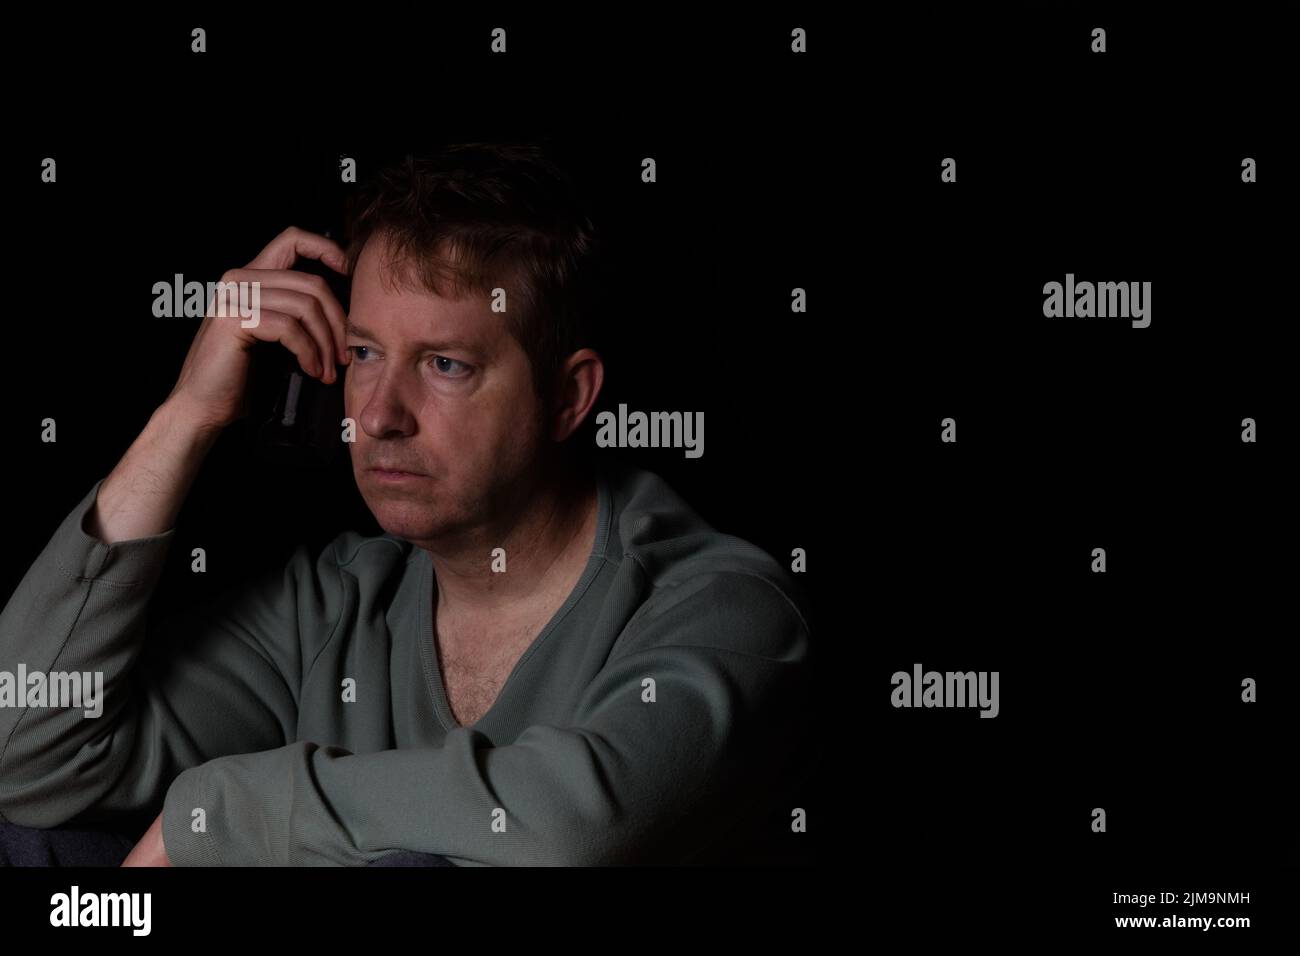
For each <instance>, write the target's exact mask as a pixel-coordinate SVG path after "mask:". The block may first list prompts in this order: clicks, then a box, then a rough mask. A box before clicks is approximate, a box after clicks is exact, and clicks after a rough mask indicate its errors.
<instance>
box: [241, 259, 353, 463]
mask: <svg viewBox="0 0 1300 956" xmlns="http://www.w3.org/2000/svg"><path fill="white" fill-rule="evenodd" d="M293 268H294V271H296V272H307V273H311V274H313V275H318V276H321V277H322V278H323V279H325V281H326V284H328V285H329V287H330V291H332V292H333V293H334V296H335V297H336V298H337V299H338V300H339V303H340V304H341V305H342V306H343V308H344V311H346V310H347V307H348V280H347V278H346V277H344V276H341V275H339V274H338V273H337V272H335V271H334V270H333V269H331V268H329V266H326V265H324V264H322V263H320V262H317V261H316V260H314V259H306V260H302V261H299V262H298V263H297V264H296V265H294V267H293ZM258 351H259V355H258V356H257V358H256V359H255V361H258V362H259V363H261V366H262V368H261V374H262V375H264V376H265V377H266V380H267V384H266V385H265V386H264V391H263V397H261V398H260V399H259V400H258V402H259V404H258V413H257V414H258V418H259V419H260V424H259V425H258V427H257V449H258V454H259V455H260V456H261V457H262V458H263V459H265V460H268V461H273V462H276V463H279V464H287V465H291V466H296V467H304V468H322V467H325V466H327V465H329V464H331V463H332V462H333V461H334V460H335V459H336V458H337V457H338V456H339V454H340V453H341V452H342V451H343V412H344V407H343V373H344V370H345V368H346V366H341V365H338V362H337V359H335V360H334V361H335V366H336V371H337V372H338V378H336V379H335V381H334V383H333V384H331V385H326V384H325V383H324V382H322V381H321V380H320V379H318V378H315V377H313V376H311V375H306V374H304V373H303V371H302V369H301V367H300V366H299V364H298V357H297V356H296V355H294V353H292V352H291V351H289V350H288V349H287V348H285V347H284V346H283V345H282V344H280V343H279V342H270V343H258ZM268 395H269V397H266V396H268Z"/></svg>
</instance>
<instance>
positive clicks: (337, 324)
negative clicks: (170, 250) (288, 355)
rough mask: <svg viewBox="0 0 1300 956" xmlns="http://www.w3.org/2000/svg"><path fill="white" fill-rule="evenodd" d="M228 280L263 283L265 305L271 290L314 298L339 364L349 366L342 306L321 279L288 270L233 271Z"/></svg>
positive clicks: (262, 292) (262, 291)
mask: <svg viewBox="0 0 1300 956" xmlns="http://www.w3.org/2000/svg"><path fill="white" fill-rule="evenodd" d="M225 278H226V281H229V282H260V283H262V285H261V290H260V291H261V295H262V296H263V301H265V296H266V294H267V290H268V289H271V288H283V289H292V290H294V291H296V292H301V293H303V294H305V295H310V296H312V297H314V298H315V299H316V300H317V301H318V302H319V303H320V305H321V310H322V312H323V313H324V316H325V319H326V321H327V322H328V323H329V327H330V332H331V334H332V336H333V340H334V341H333V344H332V345H331V348H332V350H333V352H334V354H335V355H336V356H337V363H338V364H340V365H346V364H347V362H348V353H347V348H346V347H345V343H346V342H347V331H346V330H345V328H344V322H345V316H344V313H343V306H342V305H341V304H340V303H339V300H338V298H337V297H336V296H335V295H334V293H333V292H332V291H330V287H329V285H328V284H327V283H326V282H325V280H324V279H322V278H321V277H320V276H314V275H309V274H308V273H306V272H293V271H288V270H269V271H264V270H260V269H232V270H230V272H228V273H226V277H225ZM267 283H272V285H267ZM267 304H268V305H269V304H270V303H267ZM326 354H329V353H326Z"/></svg>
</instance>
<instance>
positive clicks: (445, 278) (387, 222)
mask: <svg viewBox="0 0 1300 956" xmlns="http://www.w3.org/2000/svg"><path fill="white" fill-rule="evenodd" d="M381 234H382V235H383V236H384V237H385V238H387V240H388V242H389V244H390V245H389V250H390V257H389V262H388V265H389V266H391V267H393V274H394V275H397V276H398V277H399V278H400V279H401V280H404V281H407V282H410V281H411V279H412V278H413V279H414V280H415V283H416V284H417V285H418V287H420V288H423V289H424V290H426V291H429V292H432V293H433V294H435V295H439V296H444V297H446V298H451V299H460V298H463V297H464V296H466V295H484V296H488V295H491V290H492V289H494V288H496V287H501V288H504V289H506V290H507V292H506V295H507V300H506V304H507V310H506V316H507V320H508V323H509V328H510V331H511V334H512V335H514V337H515V339H516V340H517V341H518V342H519V344H520V346H521V347H522V348H523V350H524V352H525V353H526V354H527V356H528V360H529V364H530V366H531V368H532V377H533V388H534V390H535V392H536V393H537V395H538V397H539V398H540V399H541V400H542V403H543V405H544V406H545V407H546V408H549V407H550V403H551V400H552V398H553V396H554V385H555V378H556V375H557V373H558V370H559V367H560V365H561V364H562V363H563V361H564V359H565V358H567V357H568V356H569V355H571V354H572V353H573V352H575V351H577V350H578V349H580V348H584V347H587V346H590V345H592V344H593V337H594V334H595V328H594V321H593V320H594V317H595V316H594V313H595V312H596V310H597V304H596V303H597V299H598V295H599V291H600V285H601V283H600V280H599V279H598V277H597V276H596V275H595V273H596V270H597V268H598V262H599V259H600V257H599V255H598V252H599V250H600V243H599V241H598V236H597V232H596V228H595V226H594V224H593V222H592V220H591V217H590V214H589V212H588V207H587V205H586V203H585V202H584V200H583V198H582V197H581V196H580V195H579V194H578V192H577V189H576V187H575V185H574V183H573V182H572V180H570V179H569V177H568V176H567V175H566V174H565V173H564V172H563V171H562V170H561V169H560V167H559V166H557V165H556V163H555V162H554V161H553V160H552V159H551V158H550V157H549V156H548V155H547V153H546V149H545V147H544V146H542V145H541V144H538V143H502V144H494V143H460V144H455V145H451V146H446V147H443V148H442V149H440V150H439V151H437V152H435V153H432V154H425V155H421V156H413V155H409V154H408V155H407V156H406V157H405V158H404V159H402V160H401V161H399V162H397V163H394V164H392V165H390V166H387V167H386V168H384V169H382V170H381V171H380V172H379V173H378V174H377V175H376V176H375V177H374V178H373V179H372V180H371V181H370V182H369V183H368V184H367V185H366V186H365V187H363V188H362V189H361V190H360V191H359V192H358V194H357V195H356V196H355V198H354V200H353V203H352V205H351V209H350V210H349V214H348V225H347V258H348V262H347V268H348V274H349V275H351V274H352V273H353V272H354V271H355V269H356V265H357V260H358V259H360V257H361V250H362V248H363V247H364V246H365V244H366V241H367V240H369V239H370V238H371V237H372V236H376V235H381ZM521 301H522V307H521V306H520V303H521Z"/></svg>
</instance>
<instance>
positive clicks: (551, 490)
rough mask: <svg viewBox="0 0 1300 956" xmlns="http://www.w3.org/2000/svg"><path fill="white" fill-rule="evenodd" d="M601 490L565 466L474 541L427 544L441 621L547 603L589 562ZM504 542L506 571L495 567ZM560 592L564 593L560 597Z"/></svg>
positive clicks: (505, 614) (507, 612)
mask: <svg viewBox="0 0 1300 956" xmlns="http://www.w3.org/2000/svg"><path fill="white" fill-rule="evenodd" d="M597 501H598V498H597V493H596V482H595V479H594V475H592V474H591V473H590V472H589V471H587V470H585V469H579V470H576V471H565V472H563V473H562V474H561V475H559V476H558V477H555V478H552V479H551V480H549V481H547V482H544V483H542V484H539V485H538V486H537V487H536V488H535V489H533V491H532V493H531V494H529V495H527V496H526V500H525V501H523V502H522V503H521V505H520V509H519V510H518V511H517V512H516V513H515V514H513V515H510V516H507V517H505V519H504V521H503V524H502V526H499V527H498V528H497V529H495V530H492V531H488V530H484V531H483V532H482V533H481V534H479V535H478V536H477V540H476V541H475V542H474V543H472V544H468V545H467V544H465V543H464V542H463V541H462V542H461V543H460V544H459V545H458V546H457V547H456V548H454V549H439V548H426V549H425V550H427V551H428V552H429V556H430V559H431V560H432V562H433V567H434V573H435V575H436V587H437V594H436V598H437V611H438V616H439V618H440V619H442V620H448V619H452V618H454V619H456V620H459V621H480V620H485V619H486V620H494V619H498V618H501V617H506V618H508V617H509V616H510V615H511V614H512V613H514V614H525V615H526V614H527V613H528V611H529V610H531V609H532V608H533V607H534V606H536V605H539V604H540V605H545V604H547V603H548V602H549V601H550V599H551V597H552V595H551V593H550V592H551V591H552V590H553V589H563V590H565V591H566V593H567V591H568V590H570V589H571V588H572V586H573V584H574V583H576V582H573V581H568V578H569V577H571V576H572V575H571V572H572V571H573V569H574V568H576V567H578V566H582V567H585V565H586V563H587V559H588V558H589V557H590V554H591V549H592V546H593V543H594V538H595V529H596V512H597ZM494 548H503V549H504V551H505V563H506V571H505V572H504V573H502V572H498V571H494V570H493V564H494V561H493V558H492V551H493V549H494ZM561 599H562V598H561Z"/></svg>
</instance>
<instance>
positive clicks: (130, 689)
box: [0, 479, 308, 827]
mask: <svg viewBox="0 0 1300 956" xmlns="http://www.w3.org/2000/svg"><path fill="white" fill-rule="evenodd" d="M101 483H102V479H101V480H100V481H97V482H96V483H95V485H94V486H93V487H92V488H91V489H90V491H89V493H88V494H87V495H86V496H85V497H84V498H83V499H82V501H81V502H80V503H79V504H78V505H77V506H76V507H75V508H74V509H73V510H72V511H71V513H69V514H68V516H67V517H66V518H65V519H64V521H63V522H62V524H61V525H60V526H59V528H58V529H57V530H56V531H55V533H54V535H53V536H52V537H51V539H50V541H49V543H48V544H47V545H46V547H45V549H44V550H43V551H42V552H41V554H40V555H39V557H38V558H37V559H36V561H35V562H34V563H33V564H32V566H31V568H30V569H29V570H28V572H27V574H26V575H25V577H24V578H23V580H22V581H21V583H20V584H19V586H18V588H17V589H16V590H15V592H14V594H13V595H12V596H11V597H10V599H9V601H8V603H7V604H6V606H5V609H4V613H3V616H0V671H7V672H9V673H10V674H15V673H17V672H18V669H19V667H20V666H21V667H23V668H25V671H26V672H27V673H28V674H31V673H33V672H42V673H45V674H50V673H54V672H62V673H65V674H71V673H78V674H83V675H91V676H90V678H89V680H90V682H91V683H92V684H93V683H94V682H96V681H98V680H100V679H102V699H101V700H100V701H99V703H98V708H99V709H101V712H100V713H99V714H98V715H97V716H87V708H85V707H65V706H49V704H52V703H55V702H54V701H49V702H48V703H47V704H46V705H44V706H42V705H40V702H39V701H37V702H36V705H35V706H25V704H28V703H31V702H32V699H31V698H30V697H29V696H28V695H27V694H26V688H21V687H18V688H15V687H12V686H11V689H12V690H15V691H16V692H17V695H18V696H17V697H16V699H15V701H14V705H13V706H4V707H0V819H3V820H7V821H9V822H13V823H18V824H22V825H26V826H34V827H54V826H61V825H64V824H67V823H69V822H71V821H74V820H75V821H78V822H83V821H97V820H111V819H113V818H115V817H116V816H118V815H122V814H136V813H139V812H141V811H146V810H149V809H151V808H156V807H158V806H159V805H161V804H162V802H163V799H164V797H165V795H166V792H167V788H168V787H169V786H170V785H171V783H172V781H173V780H174V779H175V777H176V775H177V774H179V773H180V772H181V771H183V770H185V769H186V768H189V767H193V766H197V765H200V764H203V763H205V762H207V761H209V760H211V759H213V758H214V757H218V756H221V755H223V754H231V753H243V752H249V751H260V750H265V749H267V748H270V747H276V746H282V745H283V744H284V743H286V742H287V741H288V740H291V739H293V729H294V726H295V714H296V693H297V688H298V680H299V677H298V675H299V674H300V673H301V668H300V661H299V657H300V654H301V652H300V650H299V643H298V636H299V635H298V624H297V621H298V617H297V608H296V607H295V606H294V605H295V602H294V599H293V593H292V591H291V590H289V591H286V588H285V586H284V584H283V583H282V582H281V578H282V577H284V576H285V575H286V573H287V580H288V581H290V582H292V581H294V580H296V579H298V578H299V577H300V576H301V571H300V570H299V571H297V572H294V571H290V572H286V571H277V572H276V574H274V575H267V576H265V577H264V578H263V579H262V580H261V581H259V582H258V583H257V584H256V585H255V586H253V587H251V588H247V589H244V590H241V591H240V592H238V598H237V600H235V601H231V602H229V603H224V604H220V605H218V604H217V603H215V602H210V605H209V606H201V607H199V608H198V609H194V610H189V611H185V612H181V613H179V614H176V615H173V616H171V617H169V618H168V619H166V620H163V621H160V622H155V621H152V620H150V616H149V613H148V612H149V605H150V601H151V598H152V596H153V593H154V590H155V588H156V585H157V582H158V580H159V578H160V576H161V572H162V570H163V566H164V562H165V560H166V557H167V553H168V550H169V549H170V547H171V543H172V540H173V538H174V536H175V529H169V530H168V531H166V532H164V533H162V534H158V535H153V536H150V537H144V538H137V539H133V540H129V541H120V542H115V543H113V544H111V545H110V544H106V543H105V542H103V541H100V540H99V539H97V538H96V537H94V536H93V535H91V534H89V533H88V532H87V531H86V526H85V524H84V522H85V520H86V518H87V516H88V515H89V513H90V512H91V511H92V509H93V508H94V505H95V501H96V496H97V494H98V491H99V486H100V484H101ZM306 560H308V559H307V556H306V553H305V551H303V550H302V549H300V550H299V552H298V553H297V554H296V555H295V557H294V561H293V562H291V566H292V565H293V564H299V565H301V564H302V563H303V562H304V561H306ZM269 635H278V637H277V638H276V642H275V643H271V642H270V641H271V639H270V637H269ZM96 675H98V676H96ZM51 686H52V684H51Z"/></svg>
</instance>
